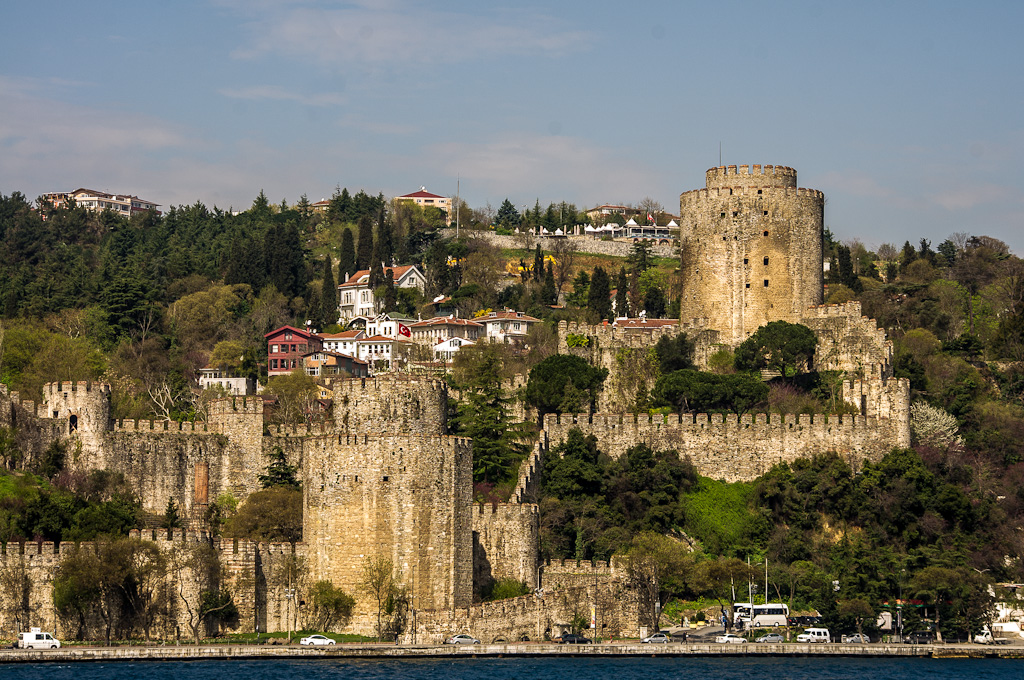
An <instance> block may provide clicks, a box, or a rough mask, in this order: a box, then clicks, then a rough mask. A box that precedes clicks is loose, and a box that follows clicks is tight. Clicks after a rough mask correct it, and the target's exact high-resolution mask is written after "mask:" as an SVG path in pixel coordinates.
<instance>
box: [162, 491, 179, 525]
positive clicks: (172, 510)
mask: <svg viewBox="0 0 1024 680" xmlns="http://www.w3.org/2000/svg"><path fill="white" fill-rule="evenodd" d="M160 527H161V528H162V529H167V530H168V531H171V530H172V529H180V528H181V517H180V516H179V515H178V504H177V503H175V502H174V499H173V498H168V499H167V509H166V510H164V518H163V521H162V522H161V523H160Z"/></svg>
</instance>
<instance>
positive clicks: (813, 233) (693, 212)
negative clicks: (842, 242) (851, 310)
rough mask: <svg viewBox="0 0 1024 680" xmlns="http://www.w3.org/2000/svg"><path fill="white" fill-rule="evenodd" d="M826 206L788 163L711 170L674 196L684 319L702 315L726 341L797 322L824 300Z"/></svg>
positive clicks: (738, 340)
mask: <svg viewBox="0 0 1024 680" xmlns="http://www.w3.org/2000/svg"><path fill="white" fill-rule="evenodd" d="M824 206H825V196H824V194H822V192H820V191H816V190H813V189H802V188H797V186H796V171H795V170H793V169H792V168H786V167H782V166H771V165H766V166H763V167H762V166H760V165H754V166H753V168H750V167H749V166H746V165H741V166H739V168H738V169H737V167H736V166H734V165H730V166H726V167H717V168H711V169H709V170H708V171H707V188H705V189H697V190H694V191H687V192H685V193H683V194H681V195H680V197H679V210H680V220H679V223H680V266H681V271H682V285H683V290H684V295H683V297H682V299H681V316H682V318H683V319H694V318H706V319H707V320H708V326H709V327H710V328H714V329H717V330H719V331H721V333H722V340H723V341H724V342H726V343H728V344H731V345H735V344H738V343H739V342H741V341H743V340H744V339H746V338H747V337H748V336H749V335H750V334H751V333H753V332H754V331H756V330H757V329H758V328H759V327H760V326H763V325H764V324H766V323H768V322H769V321H776V320H783V321H789V322H791V323H797V322H799V319H800V317H801V315H802V313H803V310H804V309H806V308H808V307H812V306H816V305H820V304H821V303H822V301H823V283H824V278H823V271H822V243H823V229H824V224H825V221H824Z"/></svg>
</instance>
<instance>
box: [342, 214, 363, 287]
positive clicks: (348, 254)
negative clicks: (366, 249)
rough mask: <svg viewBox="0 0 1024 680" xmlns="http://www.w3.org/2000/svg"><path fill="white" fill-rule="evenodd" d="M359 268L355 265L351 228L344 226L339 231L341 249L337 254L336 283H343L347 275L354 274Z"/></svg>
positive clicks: (354, 249)
mask: <svg viewBox="0 0 1024 680" xmlns="http://www.w3.org/2000/svg"><path fill="white" fill-rule="evenodd" d="M358 270H359V268H358V267H357V266H356V245H355V239H353V237H352V229H350V228H348V227H346V228H345V229H344V230H343V231H342V232H341V251H340V252H339V254H338V283H344V282H345V281H347V280H348V277H349V276H352V275H353V274H355V273H356V272H357V271H358Z"/></svg>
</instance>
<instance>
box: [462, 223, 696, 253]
mask: <svg viewBox="0 0 1024 680" xmlns="http://www.w3.org/2000/svg"><path fill="white" fill-rule="evenodd" d="M444 233H445V234H446V235H450V236H453V237H454V236H455V229H447V230H444ZM461 233H462V234H466V235H468V236H469V237H470V238H479V239H483V240H484V241H487V242H488V243H490V244H491V245H493V246H497V247H498V248H505V249H508V250H512V249H525V250H533V249H534V248H536V247H537V244H538V243H539V244H540V247H541V249H542V250H551V246H552V244H553V243H554V242H555V240H556V239H555V237H552V236H533V235H532V234H519V235H516V236H501V235H499V234H495V233H494V232H493V231H470V230H468V229H463V230H462V231H461ZM568 238H569V239H570V240H571V241H572V243H574V244H576V245H577V246H578V247H579V252H581V253H594V254H595V255H612V256H614V257H628V256H629V254H630V252H632V250H633V242H632V241H631V240H618V241H602V240H600V239H596V238H594V237H592V236H569V237H568ZM651 254H652V255H655V256H657V257H675V255H676V245H675V242H674V241H673V242H672V243H669V244H658V243H655V244H653V245H652V246H651Z"/></svg>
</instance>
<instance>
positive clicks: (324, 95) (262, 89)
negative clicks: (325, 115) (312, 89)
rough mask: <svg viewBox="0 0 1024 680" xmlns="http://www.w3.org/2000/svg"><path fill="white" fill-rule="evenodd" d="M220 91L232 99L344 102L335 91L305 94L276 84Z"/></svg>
mask: <svg viewBox="0 0 1024 680" xmlns="http://www.w3.org/2000/svg"><path fill="white" fill-rule="evenodd" d="M220 93H221V94H222V95H224V96H225V97H230V98H232V99H248V100H268V99H269V100H273V101H288V102H296V103H299V104H303V105H305V106H340V105H341V104H344V103H345V97H344V96H343V95H341V94H338V93H336V92H321V93H317V94H312V95H307V94H302V93H299V92H289V91H288V90H285V89H284V88H281V87H277V86H276V85H256V86H253V87H243V88H231V89H223V90H221V91H220Z"/></svg>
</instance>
